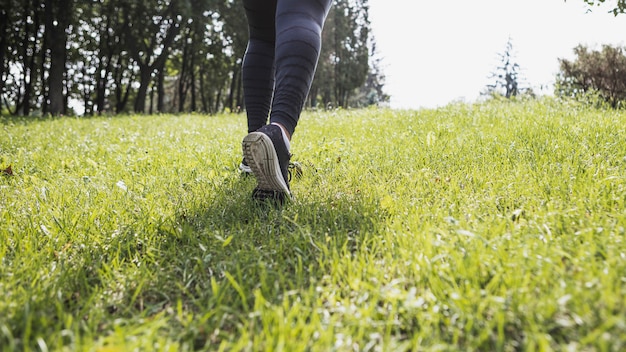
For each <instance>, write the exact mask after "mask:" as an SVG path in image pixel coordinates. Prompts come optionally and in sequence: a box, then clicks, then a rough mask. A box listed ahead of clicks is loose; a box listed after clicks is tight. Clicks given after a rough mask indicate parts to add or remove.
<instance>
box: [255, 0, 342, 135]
mask: <svg viewBox="0 0 626 352" xmlns="http://www.w3.org/2000/svg"><path fill="white" fill-rule="evenodd" d="M251 1H254V0H251ZM257 1H258V0H257ZM331 2H332V0H278V4H277V6H276V27H275V28H276V44H275V45H276V49H275V56H274V61H275V65H276V86H275V88H274V100H273V103H272V107H271V113H270V122H272V123H278V124H280V125H281V126H282V127H283V128H284V129H285V130H286V132H287V136H288V137H289V138H290V137H291V135H292V134H293V132H294V130H295V128H296V125H297V123H298V119H299V118H300V113H301V112H302V108H303V106H304V102H305V99H306V97H307V95H308V93H309V90H310V88H311V82H312V81H313V77H314V75H315V69H316V67H317V61H318V59H319V55H320V48H321V36H322V28H323V26H324V21H325V20H326V16H327V14H328V10H329V9H330V5H331Z"/></svg>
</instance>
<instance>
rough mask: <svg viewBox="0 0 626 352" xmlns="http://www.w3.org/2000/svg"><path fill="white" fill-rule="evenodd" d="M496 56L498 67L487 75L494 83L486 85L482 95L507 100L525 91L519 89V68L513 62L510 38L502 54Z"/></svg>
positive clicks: (513, 56)
mask: <svg viewBox="0 0 626 352" xmlns="http://www.w3.org/2000/svg"><path fill="white" fill-rule="evenodd" d="M498 56H499V59H500V66H498V67H497V68H496V71H495V72H492V73H491V74H490V75H489V79H494V80H495V81H494V83H493V84H489V85H487V88H486V90H485V91H484V92H483V95H494V94H496V95H502V96H504V97H506V98H507V99H509V98H511V97H514V96H517V95H518V94H520V93H521V92H523V91H525V90H526V89H525V88H522V87H520V83H521V75H520V66H519V65H518V64H517V62H515V55H514V52H513V41H512V40H511V38H509V40H508V41H507V43H506V48H505V49H504V53H499V54H498Z"/></svg>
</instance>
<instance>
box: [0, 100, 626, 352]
mask: <svg viewBox="0 0 626 352" xmlns="http://www.w3.org/2000/svg"><path fill="white" fill-rule="evenodd" d="M0 122H1V123H0V129H1V130H0V134H1V135H2V138H0V170H4V169H7V168H8V166H11V171H12V175H9V173H6V172H5V173H3V174H1V175H0V258H1V259H0V260H1V262H0V264H1V266H0V296H1V297H4V299H2V300H0V347H2V348H0V349H1V350H5V349H7V350H12V349H13V350H22V349H30V350H45V349H49V350H103V351H104V350H106V351H126V350H135V349H136V350H196V349H209V350H229V351H236V350H250V351H258V350H281V349H282V350H285V351H309V350H315V351H328V350H341V351H343V350H346V351H347V350H350V351H352V350H413V349H435V350H471V349H478V350H519V349H523V350H532V349H544V350H545V349H548V350H549V349H556V350H561V349H567V348H571V349H574V350H584V349H592V350H609V351H610V350H615V351H617V350H621V349H624V348H626V318H625V317H626V274H625V273H626V243H624V236H625V234H626V233H625V232H626V230H625V227H626V204H625V202H626V114H624V113H623V112H615V111H610V110H593V109H588V108H584V107H581V106H578V105H575V104H564V103H557V102H555V101H552V100H544V101H540V102H494V103H486V104H479V105H461V104H454V105H450V106H448V107H445V108H441V109H437V110H421V111H394V110H384V109H371V110H355V111H331V112H307V113H305V115H304V116H303V118H302V120H301V123H300V125H299V127H298V130H297V131H296V134H295V135H294V139H293V141H292V146H293V147H292V152H293V153H294V160H295V161H298V162H300V163H301V164H302V165H303V168H304V176H303V177H302V178H301V179H296V180H293V181H292V190H293V192H294V194H295V195H296V200H295V201H294V202H293V203H292V204H289V205H288V206H286V207H285V208H283V209H273V208H263V207H258V206H256V205H255V204H254V203H253V202H252V201H251V199H250V193H251V191H252V188H254V180H253V179H251V178H245V177H242V176H240V175H239V172H238V169H237V167H238V164H239V162H240V161H241V151H240V142H241V139H242V137H243V132H244V131H245V121H244V116H243V115H218V116H204V115H184V116H183V115H181V116H170V115H165V116H126V117H101V118H90V119H76V118H69V117H66V118H56V119H38V120H29V119H12V118H5V119H3V120H0ZM0 173H1V172H0Z"/></svg>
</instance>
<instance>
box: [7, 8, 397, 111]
mask: <svg viewBox="0 0 626 352" xmlns="http://www.w3.org/2000/svg"><path fill="white" fill-rule="evenodd" d="M368 10H369V7H368V3H367V0H336V1H335V2H334V5H333V8H332V9H331V13H330V14H329V18H328V20H327V23H326V27H325V29H324V33H323V36H324V43H323V51H322V55H321V58H320V63H319V66H318V70H317V74H316V78H315V81H314V83H313V87H312V90H311V94H310V96H309V101H308V105H310V106H342V107H349V106H363V105H369V104H376V103H378V102H379V101H381V100H386V99H387V97H386V96H385V94H384V92H383V79H384V77H383V75H382V73H381V71H380V68H379V67H378V66H379V65H378V62H377V61H376V60H374V59H373V58H374V55H373V54H374V50H375V49H374V48H375V45H374V41H373V39H372V37H371V32H370V23H369V19H368ZM247 36H248V32H247V22H246V17H245V13H244V10H243V7H242V4H241V1H240V0H26V1H24V0H0V77H1V79H0V98H1V102H0V104H1V105H0V106H1V107H2V108H1V109H0V111H2V112H3V113H7V114H12V115H33V114H53V115H56V114H73V113H76V111H74V110H73V109H78V108H79V109H80V110H82V111H83V112H84V114H87V115H91V114H101V113H111V114H114V113H122V112H135V113H157V112H188V111H198V112H205V113H216V112H220V111H224V110H230V111H235V110H239V109H241V107H242V106H243V92H242V86H241V63H242V57H243V54H244V52H245V49H246V44H247Z"/></svg>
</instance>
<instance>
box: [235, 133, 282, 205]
mask: <svg viewBox="0 0 626 352" xmlns="http://www.w3.org/2000/svg"><path fill="white" fill-rule="evenodd" d="M242 147H243V158H244V159H245V160H246V162H247V163H248V165H249V166H250V169H252V173H253V174H254V176H255V177H256V179H257V186H256V188H255V189H254V191H253V192H252V198H254V199H256V200H266V199H269V200H275V201H278V202H279V203H283V202H284V200H285V199H287V198H291V191H290V190H289V171H288V170H289V159H290V158H291V154H289V150H288V149H287V144H286V143H285V140H284V137H283V132H282V130H281V128H280V127H279V126H276V125H265V126H263V127H261V128H259V129H258V130H257V131H256V132H252V133H249V134H248V135H247V136H246V137H244V139H243V142H242Z"/></svg>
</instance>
